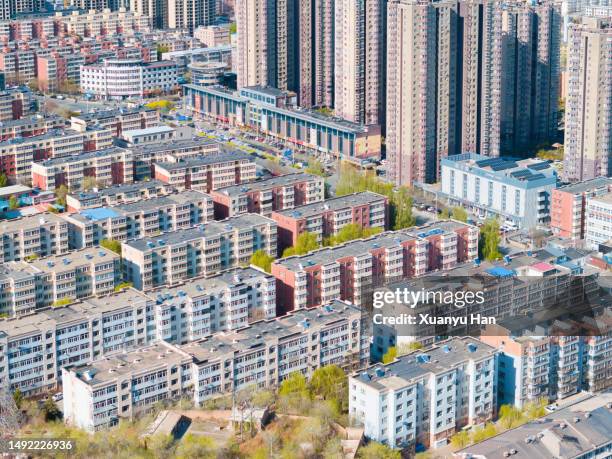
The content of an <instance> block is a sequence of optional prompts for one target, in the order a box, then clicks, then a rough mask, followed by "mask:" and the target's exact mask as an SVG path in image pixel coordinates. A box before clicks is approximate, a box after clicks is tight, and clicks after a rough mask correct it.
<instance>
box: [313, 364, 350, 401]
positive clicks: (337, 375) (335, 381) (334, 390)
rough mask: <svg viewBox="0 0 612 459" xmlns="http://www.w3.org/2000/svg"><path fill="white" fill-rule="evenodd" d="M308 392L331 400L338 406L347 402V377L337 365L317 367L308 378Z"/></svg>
mask: <svg viewBox="0 0 612 459" xmlns="http://www.w3.org/2000/svg"><path fill="white" fill-rule="evenodd" d="M310 392H311V394H312V395H314V396H318V397H322V398H323V399H324V400H329V401H332V402H334V403H335V404H336V406H337V407H338V408H343V407H344V406H345V405H347V404H348V379H347V377H346V373H345V372H344V370H342V368H340V367H339V366H337V365H326V366H324V367H319V368H317V369H316V370H315V371H314V372H313V373H312V377H311V378H310Z"/></svg>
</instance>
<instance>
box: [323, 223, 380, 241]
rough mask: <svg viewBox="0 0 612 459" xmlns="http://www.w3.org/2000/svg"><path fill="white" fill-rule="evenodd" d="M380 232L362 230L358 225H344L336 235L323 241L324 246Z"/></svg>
mask: <svg viewBox="0 0 612 459" xmlns="http://www.w3.org/2000/svg"><path fill="white" fill-rule="evenodd" d="M381 231H382V228H363V227H362V226H361V225H359V224H358V223H349V224H348V225H344V226H343V227H342V228H341V229H340V231H338V234H336V235H335V236H331V237H330V238H329V239H327V240H326V241H325V245H332V246H333V245H338V244H343V243H345V242H348V241H353V240H355V239H363V238H368V237H370V236H374V235H375V234H378V233H380V232H381Z"/></svg>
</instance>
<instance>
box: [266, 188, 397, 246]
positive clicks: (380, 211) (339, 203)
mask: <svg viewBox="0 0 612 459" xmlns="http://www.w3.org/2000/svg"><path fill="white" fill-rule="evenodd" d="M388 214H389V209H388V202H387V198H386V197H385V196H383V195H380V194H377V193H372V192H370V191H364V192H361V193H354V194H350V195H346V196H340V197H335V198H330V199H327V200H325V201H324V202H315V203H313V204H307V205H304V206H299V207H296V208H294V209H287V210H278V211H274V212H272V215H271V218H272V219H273V220H274V221H276V223H277V224H278V242H279V248H280V249H281V250H282V249H285V248H287V247H290V246H293V245H295V244H296V242H297V238H298V236H299V235H300V234H302V233H305V232H309V233H312V234H314V235H315V236H316V237H317V241H318V242H319V243H323V241H324V239H325V238H328V237H330V236H335V235H336V234H338V232H339V231H340V230H341V229H342V228H343V227H345V226H346V225H348V224H357V225H359V226H360V227H362V228H379V229H380V230H381V231H384V230H385V229H386V228H387V226H388V221H389V215H388Z"/></svg>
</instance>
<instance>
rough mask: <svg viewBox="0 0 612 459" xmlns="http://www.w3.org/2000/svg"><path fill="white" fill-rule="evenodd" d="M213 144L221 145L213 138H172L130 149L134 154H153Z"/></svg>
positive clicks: (134, 146)
mask: <svg viewBox="0 0 612 459" xmlns="http://www.w3.org/2000/svg"><path fill="white" fill-rule="evenodd" d="M211 145H217V146H218V145H219V143H218V142H216V141H215V140H212V139H208V138H206V137H198V138H197V139H181V140H171V141H169V142H159V143H154V144H148V145H133V146H130V147H129V148H130V150H132V151H133V152H134V154H136V155H138V154H151V153H158V152H162V151H168V152H172V151H181V150H188V149H193V148H194V147H202V148H205V147H209V146H211Z"/></svg>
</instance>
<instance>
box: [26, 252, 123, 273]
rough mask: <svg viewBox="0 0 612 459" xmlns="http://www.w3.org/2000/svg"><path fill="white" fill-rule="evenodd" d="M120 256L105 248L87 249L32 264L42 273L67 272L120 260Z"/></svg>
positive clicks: (45, 258) (32, 262)
mask: <svg viewBox="0 0 612 459" xmlns="http://www.w3.org/2000/svg"><path fill="white" fill-rule="evenodd" d="M119 258H120V257H119V255H117V254H116V253H115V252H113V251H111V250H108V249H105V248H104V247H89V248H85V249H80V250H75V251H73V252H66V253H63V254H61V255H54V256H50V257H44V258H37V259H36V260H33V261H31V262H30V264H31V265H32V266H33V267H35V268H36V269H38V270H40V271H42V272H51V271H66V270H69V269H74V267H75V266H82V265H84V264H89V263H103V262H105V261H106V262H108V261H112V260H119Z"/></svg>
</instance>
